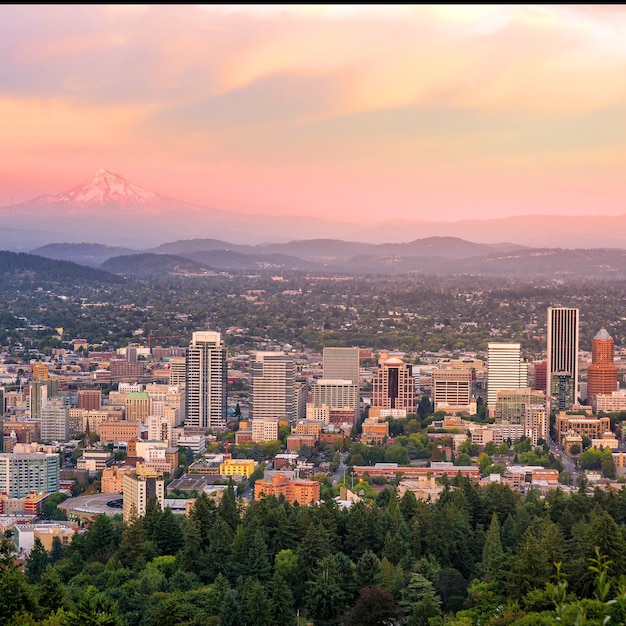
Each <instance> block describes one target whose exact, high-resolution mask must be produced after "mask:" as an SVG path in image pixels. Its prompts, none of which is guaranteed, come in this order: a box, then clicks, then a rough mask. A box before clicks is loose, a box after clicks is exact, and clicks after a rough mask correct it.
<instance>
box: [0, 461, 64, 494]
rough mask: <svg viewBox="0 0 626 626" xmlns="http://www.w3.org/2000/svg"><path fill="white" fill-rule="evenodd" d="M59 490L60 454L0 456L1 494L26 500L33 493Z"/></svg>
mask: <svg viewBox="0 0 626 626" xmlns="http://www.w3.org/2000/svg"><path fill="white" fill-rule="evenodd" d="M58 490H59V455H58V454H43V453H38V452H33V453H25V454H0V493H6V494H7V496H8V497H9V498H24V497H25V496H27V495H28V494H29V493H30V492H31V491H36V492H44V493H55V492H56V491H58Z"/></svg>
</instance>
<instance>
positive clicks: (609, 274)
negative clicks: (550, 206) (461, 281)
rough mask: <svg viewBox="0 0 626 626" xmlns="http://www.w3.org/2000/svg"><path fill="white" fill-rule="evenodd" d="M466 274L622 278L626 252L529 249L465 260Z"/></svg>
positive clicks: (596, 249)
mask: <svg viewBox="0 0 626 626" xmlns="http://www.w3.org/2000/svg"><path fill="white" fill-rule="evenodd" d="M463 265H464V270H463V273H466V274H489V275H492V276H515V277H522V278H523V277H554V278H559V277H561V278H603V279H610V278H613V277H614V278H623V277H624V275H625V274H626V250H620V249H611V248H595V249H589V250H585V249H576V250H564V249H560V248H557V249H550V248H543V249H534V250H533V249H529V250H521V251H517V252H514V253H508V254H493V255H489V256H486V257H482V258H476V259H464V261H463Z"/></svg>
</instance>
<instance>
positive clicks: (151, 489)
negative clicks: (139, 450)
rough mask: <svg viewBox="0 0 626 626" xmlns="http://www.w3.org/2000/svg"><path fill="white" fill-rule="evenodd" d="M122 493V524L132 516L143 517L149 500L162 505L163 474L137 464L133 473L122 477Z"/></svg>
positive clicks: (163, 491) (163, 494) (163, 493)
mask: <svg viewBox="0 0 626 626" xmlns="http://www.w3.org/2000/svg"><path fill="white" fill-rule="evenodd" d="M122 493H123V501H124V505H123V511H124V522H125V523H128V522H130V521H131V520H132V518H133V515H136V516H137V517H143V516H144V515H145V514H146V506H147V504H148V500H150V498H156V499H157V501H158V502H159V504H160V505H161V507H163V505H164V499H165V487H164V481H163V473H162V472H159V471H157V470H155V469H152V468H150V467H146V466H145V465H142V464H140V463H138V464H137V468H136V469H135V471H134V472H130V473H128V474H126V475H125V476H124V479H123V488H122Z"/></svg>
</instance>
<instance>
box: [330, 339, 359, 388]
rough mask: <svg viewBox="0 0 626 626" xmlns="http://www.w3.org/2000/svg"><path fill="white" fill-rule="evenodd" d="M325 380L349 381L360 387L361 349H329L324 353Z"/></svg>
mask: <svg viewBox="0 0 626 626" xmlns="http://www.w3.org/2000/svg"><path fill="white" fill-rule="evenodd" d="M322 369H323V376H324V379H334V380H337V379H342V380H349V381H350V382H351V383H353V384H355V385H357V386H358V385H359V382H360V378H359V369H360V349H359V348H338V347H327V348H324V351H323V352H322Z"/></svg>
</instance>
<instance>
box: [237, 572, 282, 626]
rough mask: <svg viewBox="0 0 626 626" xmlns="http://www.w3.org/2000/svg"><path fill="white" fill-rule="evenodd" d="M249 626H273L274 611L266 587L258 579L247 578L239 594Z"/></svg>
mask: <svg viewBox="0 0 626 626" xmlns="http://www.w3.org/2000/svg"><path fill="white" fill-rule="evenodd" d="M239 598H240V602H241V609H242V611H241V612H242V615H243V618H244V623H245V624H246V625H247V626H272V625H273V623H274V622H273V621H272V610H271V606H270V601H269V599H268V597H267V592H266V591H265V587H264V586H263V585H262V584H261V583H260V582H259V581H258V580H257V579H256V578H246V579H245V582H244V583H243V586H241V590H240V593H239Z"/></svg>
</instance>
